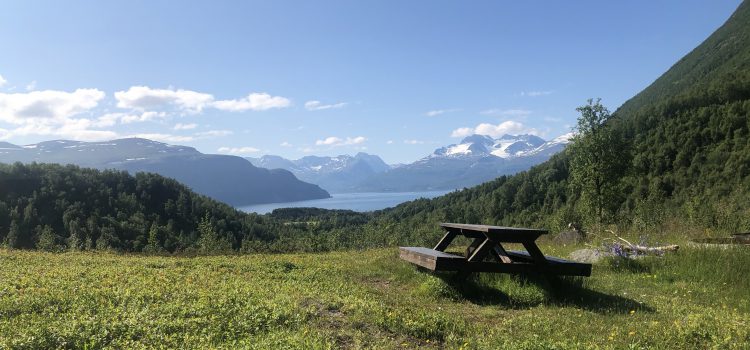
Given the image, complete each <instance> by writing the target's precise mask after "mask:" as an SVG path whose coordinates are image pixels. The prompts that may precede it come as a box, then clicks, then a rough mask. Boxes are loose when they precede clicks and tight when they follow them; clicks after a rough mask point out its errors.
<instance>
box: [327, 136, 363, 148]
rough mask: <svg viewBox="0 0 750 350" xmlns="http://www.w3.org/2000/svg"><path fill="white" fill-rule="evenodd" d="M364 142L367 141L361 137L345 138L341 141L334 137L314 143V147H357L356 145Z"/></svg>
mask: <svg viewBox="0 0 750 350" xmlns="http://www.w3.org/2000/svg"><path fill="white" fill-rule="evenodd" d="M366 140H367V139H366V138H365V137H363V136H357V137H347V138H346V139H341V138H338V137H335V136H330V137H327V138H325V139H323V140H317V141H315V145H316V146H332V147H338V146H349V145H358V144H361V143H364V142H365V141H366Z"/></svg>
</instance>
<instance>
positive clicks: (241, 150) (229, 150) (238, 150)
mask: <svg viewBox="0 0 750 350" xmlns="http://www.w3.org/2000/svg"><path fill="white" fill-rule="evenodd" d="M218 151H219V153H225V154H237V155H241V154H251V153H257V152H260V150H259V149H257V148H255V147H219V150H218Z"/></svg>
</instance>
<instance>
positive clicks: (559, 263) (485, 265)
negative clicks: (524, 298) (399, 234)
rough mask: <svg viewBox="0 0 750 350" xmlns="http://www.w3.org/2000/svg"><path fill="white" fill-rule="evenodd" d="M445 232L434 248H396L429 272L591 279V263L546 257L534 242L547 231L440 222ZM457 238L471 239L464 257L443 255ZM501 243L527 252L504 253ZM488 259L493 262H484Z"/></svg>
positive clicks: (511, 251) (403, 255)
mask: <svg viewBox="0 0 750 350" xmlns="http://www.w3.org/2000/svg"><path fill="white" fill-rule="evenodd" d="M440 227H442V228H443V229H445V230H446V231H447V232H446V233H445V235H444V236H443V238H442V239H441V240H440V241H439V242H438V243H437V245H435V247H434V248H432V249H430V248H424V247H399V256H400V258H401V259H403V260H406V261H408V262H411V263H413V264H416V265H419V266H421V267H424V268H426V269H428V270H431V271H457V272H462V273H470V272H504V273H544V274H553V275H566V276H591V264H583V263H578V262H574V261H570V260H565V259H560V258H555V257H551V256H545V255H544V254H542V251H541V250H539V247H538V246H537V245H536V242H535V241H536V239H537V238H539V236H541V235H543V234H547V231H546V230H537V229H529V228H516V227H502V226H487V225H469V224H454V223H442V224H440ZM458 236H465V237H468V238H472V239H473V241H472V243H471V244H470V245H469V247H468V248H466V253H465V255H463V256H462V255H456V254H450V253H446V252H445V249H446V248H448V246H449V245H450V244H451V243H452V242H453V240H454V239H455V238H456V237H458ZM502 243H520V244H522V245H523V247H524V248H525V249H526V251H516V250H505V248H504V247H503V245H502ZM488 257H491V258H493V259H494V261H487V258H488Z"/></svg>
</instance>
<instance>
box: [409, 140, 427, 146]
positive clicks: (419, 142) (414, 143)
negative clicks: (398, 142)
mask: <svg viewBox="0 0 750 350" xmlns="http://www.w3.org/2000/svg"><path fill="white" fill-rule="evenodd" d="M404 143H405V144H407V145H421V144H423V143H424V141H419V140H404Z"/></svg>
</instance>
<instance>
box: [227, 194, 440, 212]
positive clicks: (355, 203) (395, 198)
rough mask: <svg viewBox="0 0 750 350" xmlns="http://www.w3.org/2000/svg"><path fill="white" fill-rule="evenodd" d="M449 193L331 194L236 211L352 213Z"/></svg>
mask: <svg viewBox="0 0 750 350" xmlns="http://www.w3.org/2000/svg"><path fill="white" fill-rule="evenodd" d="M448 192H450V191H425V192H366V193H332V194H331V198H326V199H313V200H306V201H297V202H286V203H268V204H255V205H248V206H241V207H238V209H240V210H242V211H244V212H248V213H258V214H267V213H270V212H272V211H273V210H274V209H278V208H301V207H310V208H322V209H348V210H354V211H360V212H362V211H372V210H379V209H385V208H389V207H393V206H396V205H398V204H401V203H403V202H408V201H411V200H415V199H418V198H434V197H437V196H442V195H444V194H446V193H448Z"/></svg>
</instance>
